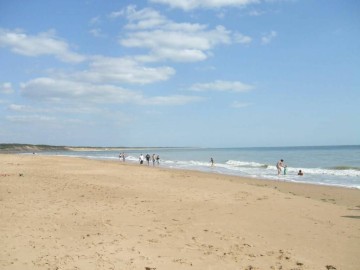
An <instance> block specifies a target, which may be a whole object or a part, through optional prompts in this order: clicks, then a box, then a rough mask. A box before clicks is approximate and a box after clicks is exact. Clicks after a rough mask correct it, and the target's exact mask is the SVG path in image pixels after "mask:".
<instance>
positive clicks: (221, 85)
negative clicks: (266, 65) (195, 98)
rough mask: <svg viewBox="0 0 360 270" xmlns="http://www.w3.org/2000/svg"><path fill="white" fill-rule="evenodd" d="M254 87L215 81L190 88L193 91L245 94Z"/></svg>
mask: <svg viewBox="0 0 360 270" xmlns="http://www.w3.org/2000/svg"><path fill="white" fill-rule="evenodd" d="M253 89H254V87H253V86H252V85H249V84H244V83H242V82H239V81H222V80H217V81H214V82H210V83H197V84H194V85H192V86H191V87H190V90H193V91H220V92H247V91H250V90H253Z"/></svg>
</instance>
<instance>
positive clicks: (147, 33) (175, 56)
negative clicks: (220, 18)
mask: <svg viewBox="0 0 360 270" xmlns="http://www.w3.org/2000/svg"><path fill="white" fill-rule="evenodd" d="M120 13H121V15H122V16H125V17H126V18H127V19H128V21H129V23H128V24H127V25H126V26H125V29H127V30H128V33H127V36H125V37H122V38H120V40H119V43H120V44H121V45H122V46H125V47H131V48H146V49H149V50H150V54H149V55H147V56H142V57H141V58H137V59H142V60H143V61H160V60H172V61H176V62H179V61H180V62H195V61H202V60H205V59H207V58H208V55H209V54H211V50H212V49H213V48H214V47H215V46H218V45H221V44H231V43H232V42H238V43H249V42H251V38H250V37H247V36H244V35H242V34H240V33H235V34H232V32H231V31H229V30H227V29H226V28H225V27H223V26H217V27H215V28H213V29H208V26H206V25H201V24H191V23H176V22H173V21H171V20H169V19H167V18H166V17H164V16H162V15H161V14H159V13H158V12H157V11H155V10H153V9H150V8H146V9H142V10H136V8H135V7H134V6H129V7H128V8H127V9H124V10H123V11H122V12H120Z"/></svg>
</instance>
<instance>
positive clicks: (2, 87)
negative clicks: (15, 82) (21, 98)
mask: <svg viewBox="0 0 360 270" xmlns="http://www.w3.org/2000/svg"><path fill="white" fill-rule="evenodd" d="M12 93H14V89H13V87H12V84H11V83H10V82H6V83H2V84H0V94H12Z"/></svg>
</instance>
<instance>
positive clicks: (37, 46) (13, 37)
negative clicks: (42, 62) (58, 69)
mask: <svg viewBox="0 0 360 270" xmlns="http://www.w3.org/2000/svg"><path fill="white" fill-rule="evenodd" d="M0 47H9V48H10V50H11V51H12V52H14V53H17V54H21V55H25V56H40V55H53V56H55V57H56V58H58V59H59V60H61V61H63V62H69V63H79V62H82V61H84V60H85V59H86V58H85V56H83V55H80V54H78V53H75V52H72V51H71V50H70V48H69V45H68V44H67V43H66V42H65V41H63V40H61V39H59V38H58V37H56V35H55V32H54V31H48V32H44V33H39V34H37V35H28V34H26V33H24V32H23V31H21V30H7V29H2V28H0Z"/></svg>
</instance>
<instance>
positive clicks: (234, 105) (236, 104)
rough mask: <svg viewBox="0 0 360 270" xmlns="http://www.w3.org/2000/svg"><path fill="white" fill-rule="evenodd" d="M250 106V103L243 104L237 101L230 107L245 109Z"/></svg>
mask: <svg viewBox="0 0 360 270" xmlns="http://www.w3.org/2000/svg"><path fill="white" fill-rule="evenodd" d="M251 105H252V104H251V103H243V102H239V101H234V102H233V103H232V104H231V107H233V108H245V107H249V106H251Z"/></svg>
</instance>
